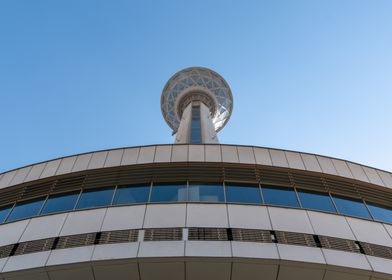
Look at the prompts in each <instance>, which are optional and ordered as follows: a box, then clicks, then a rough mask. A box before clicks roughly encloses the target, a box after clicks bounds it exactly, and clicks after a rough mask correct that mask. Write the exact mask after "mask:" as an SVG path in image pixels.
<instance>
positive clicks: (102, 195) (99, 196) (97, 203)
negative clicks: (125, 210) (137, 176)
mask: <svg viewBox="0 0 392 280" xmlns="http://www.w3.org/2000/svg"><path fill="white" fill-rule="evenodd" d="M113 191H114V188H104V189H96V190H91V191H85V192H83V193H82V195H81V196H80V200H79V203H78V206H77V207H76V208H77V209H85V208H95V207H102V206H108V205H110V202H111V201H112V197H113Z"/></svg>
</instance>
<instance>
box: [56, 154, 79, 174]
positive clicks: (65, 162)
mask: <svg viewBox="0 0 392 280" xmlns="http://www.w3.org/2000/svg"><path fill="white" fill-rule="evenodd" d="M75 161H76V156H73V157H66V158H63V159H62V160H61V163H60V166H59V168H58V169H57V172H56V175H61V174H65V173H69V172H71V170H72V167H73V166H74V164H75Z"/></svg>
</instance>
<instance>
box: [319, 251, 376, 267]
mask: <svg viewBox="0 0 392 280" xmlns="http://www.w3.org/2000/svg"><path fill="white" fill-rule="evenodd" d="M321 250H322V251H323V253H324V257H325V260H326V261H327V264H329V265H336V266H344V267H351V268H358V269H364V270H371V269H372V268H371V266H370V264H369V262H368V261H367V259H366V256H365V255H363V254H356V253H350V252H344V251H339V250H330V249H321Z"/></svg>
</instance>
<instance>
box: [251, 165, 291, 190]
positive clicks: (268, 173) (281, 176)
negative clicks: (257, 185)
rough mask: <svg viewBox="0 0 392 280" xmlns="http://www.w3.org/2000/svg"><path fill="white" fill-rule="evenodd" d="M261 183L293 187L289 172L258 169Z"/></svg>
mask: <svg viewBox="0 0 392 280" xmlns="http://www.w3.org/2000/svg"><path fill="white" fill-rule="evenodd" d="M258 172H259V178H260V182H261V183H262V184H266V185H281V186H291V185H292V183H291V180H290V177H289V174H288V172H286V171H278V170H270V169H260V168H258Z"/></svg>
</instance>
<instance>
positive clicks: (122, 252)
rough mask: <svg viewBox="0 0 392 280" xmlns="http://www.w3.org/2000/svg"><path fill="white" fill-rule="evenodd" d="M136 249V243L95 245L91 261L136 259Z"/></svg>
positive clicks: (137, 246) (137, 244) (137, 245)
mask: <svg viewBox="0 0 392 280" xmlns="http://www.w3.org/2000/svg"><path fill="white" fill-rule="evenodd" d="M138 248H139V243H138V242H132V243H119V244H105V245H96V246H95V248H94V252H93V256H92V258H91V260H93V261H100V260H115V259H127V258H136V257H137V251H138Z"/></svg>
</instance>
